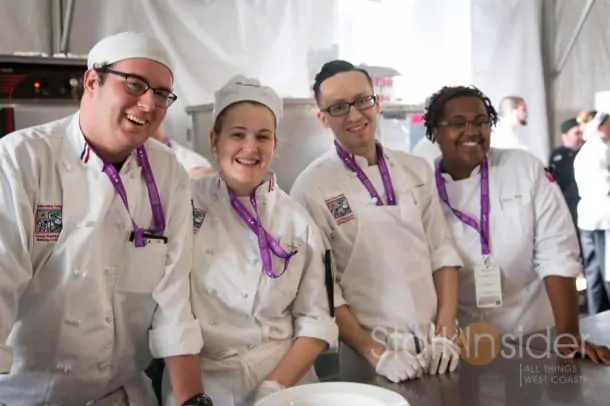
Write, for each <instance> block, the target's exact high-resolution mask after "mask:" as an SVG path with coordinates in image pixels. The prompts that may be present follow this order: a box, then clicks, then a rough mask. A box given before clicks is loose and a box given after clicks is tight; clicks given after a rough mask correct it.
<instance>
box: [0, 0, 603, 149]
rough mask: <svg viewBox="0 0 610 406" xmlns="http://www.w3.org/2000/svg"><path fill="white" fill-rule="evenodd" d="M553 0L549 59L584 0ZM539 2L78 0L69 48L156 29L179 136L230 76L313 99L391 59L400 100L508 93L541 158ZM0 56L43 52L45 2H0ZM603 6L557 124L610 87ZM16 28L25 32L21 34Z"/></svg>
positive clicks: (558, 96) (575, 60)
mask: <svg viewBox="0 0 610 406" xmlns="http://www.w3.org/2000/svg"><path fill="white" fill-rule="evenodd" d="M550 1H554V4H555V30H554V32H553V33H552V35H553V36H554V37H556V41H555V44H554V52H555V54H556V55H555V62H558V59H559V53H560V52H561V51H563V49H565V45H566V44H567V41H568V39H569V37H570V36H571V35H572V32H573V29H574V26H575V24H576V21H577V20H578V16H579V14H580V11H581V10H582V7H583V6H584V4H582V3H584V2H577V1H570V0H550ZM542 2H543V0H504V1H502V2H498V1H497V0H451V1H449V0H382V1H371V0H310V1H299V0H172V1H171V2H169V1H166V0H104V1H102V0H90V1H85V0H75V4H76V5H75V16H74V17H75V18H74V21H73V26H72V33H71V37H70V52H71V53H74V54H86V53H87V51H88V50H89V48H90V47H91V46H92V45H93V44H94V43H95V42H96V41H97V40H99V39H100V38H102V37H103V36H105V35H108V34H112V33H116V32H120V31H125V30H137V31H143V32H148V33H150V34H153V35H156V36H157V37H158V38H159V39H160V40H161V41H162V42H163V43H165V44H166V46H167V47H168V49H169V50H170V52H171V53H172V55H173V57H174V58H175V59H176V61H177V72H176V80H177V81H176V90H177V93H178V94H179V99H178V102H177V103H176V104H175V105H174V106H172V108H171V109H170V111H169V114H168V119H167V120H166V130H167V132H168V133H170V134H171V135H172V136H174V137H175V138H177V139H178V140H179V141H183V142H184V141H185V140H186V130H187V128H188V127H190V121H189V118H188V116H187V115H186V113H185V112H184V107H185V106H188V105H194V104H202V103H209V102H211V101H212V100H213V95H214V91H215V90H217V89H218V88H219V87H220V86H222V85H223V84H224V83H225V82H226V81H227V80H228V79H229V78H230V77H231V76H232V75H234V74H238V73H242V74H246V75H248V76H257V77H259V78H260V80H261V81H263V82H266V83H268V84H270V85H271V86H273V87H275V88H276V89H277V90H278V92H279V93H280V94H281V95H283V96H291V97H309V96H310V86H311V82H312V78H313V77H312V75H313V73H315V71H316V70H317V69H319V66H320V65H321V63H322V62H324V61H325V60H328V59H331V58H334V57H336V56H338V57H342V58H346V59H348V60H350V61H352V62H354V63H366V64H368V65H390V66H392V67H393V68H395V69H397V70H398V71H399V72H400V73H401V74H403V76H404V79H403V80H402V81H401V82H400V83H399V84H400V85H401V86H400V89H401V90H402V91H403V99H404V100H406V101H408V102H414V103H416V102H422V101H423V99H424V98H425V97H426V96H428V95H429V94H430V93H431V92H433V91H435V90H437V89H438V88H440V87H442V86H444V85H455V84H475V85H477V86H478V87H480V88H481V89H482V90H483V91H484V92H486V93H487V94H488V95H490V96H491V98H492V100H493V101H494V104H496V105H497V103H498V102H499V99H500V98H501V97H503V96H505V95H506V94H520V95H522V96H524V97H525V98H526V99H527V101H528V104H529V107H530V116H531V120H530V125H529V126H528V132H529V134H530V135H529V138H530V142H531V147H532V148H533V149H534V150H535V153H536V154H537V155H539V156H540V157H541V158H542V157H545V158H546V156H547V155H548V149H549V142H548V139H549V138H550V137H549V133H551V134H556V128H551V129H549V128H547V125H546V118H545V117H546V105H545V103H546V101H545V90H547V89H545V87H544V81H543V70H542V62H541V58H542V56H541V55H542V48H543V46H542V42H541V31H542V15H541V4H542ZM0 6H2V10H3V11H4V12H3V13H2V14H0V34H1V35H0V52H2V53H12V52H15V51H41V52H48V51H49V48H50V29H49V26H48V22H49V8H50V6H49V2H48V1H46V2H43V1H41V0H21V1H19V2H16V1H13V0H0ZM609 15H610V4H609V2H608V1H607V0H603V1H598V2H597V3H596V5H595V6H594V10H593V12H592V13H591V15H590V17H589V21H588V22H587V25H586V26H585V29H584V30H583V32H582V34H581V37H580V39H579V41H578V42H577V44H576V47H575V49H574V52H573V54H572V56H571V58H570V59H569V61H568V64H567V65H566V67H565V69H564V71H563V72H562V74H561V75H560V76H559V77H558V78H557V79H556V80H554V81H553V82H552V88H551V89H548V90H549V91H550V92H551V93H550V94H552V95H554V96H555V97H554V99H553V100H552V102H551V103H550V105H551V106H552V107H554V109H553V110H554V113H555V114H554V117H555V127H556V125H557V122H559V121H561V120H562V119H563V118H565V117H566V116H567V115H570V114H574V113H575V112H577V111H578V110H580V109H581V108H587V107H589V106H592V103H593V94H594V92H595V91H596V90H601V89H610V70H609V69H607V67H608V65H609V63H610V60H609V59H610V58H609V52H608V48H609V44H608V42H610V38H609V37H608V27H607V21H608V16H609ZM22 27H29V28H28V29H27V30H24V29H23V28H22Z"/></svg>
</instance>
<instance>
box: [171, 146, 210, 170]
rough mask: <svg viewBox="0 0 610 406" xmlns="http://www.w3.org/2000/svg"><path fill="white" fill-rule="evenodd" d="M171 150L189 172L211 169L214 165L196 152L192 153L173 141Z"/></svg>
mask: <svg viewBox="0 0 610 406" xmlns="http://www.w3.org/2000/svg"><path fill="white" fill-rule="evenodd" d="M171 149H172V150H173V151H174V153H175V154H176V158H178V162H180V164H181V165H182V166H183V167H184V169H186V171H187V172H189V171H190V170H192V169H194V168H197V167H204V168H211V167H212V164H211V163H210V161H208V160H207V159H205V158H204V157H203V156H202V155H199V154H198V153H196V152H195V151H192V150H190V149H188V148H186V147H184V146H182V145H180V144H178V143H177V142H176V141H174V140H171Z"/></svg>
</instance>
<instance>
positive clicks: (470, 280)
mask: <svg viewBox="0 0 610 406" xmlns="http://www.w3.org/2000/svg"><path fill="white" fill-rule="evenodd" d="M497 120H498V115H497V112H496V110H495V109H494V107H493V105H492V103H491V101H490V99H489V98H488V97H487V96H485V95H484V94H483V93H482V92H481V91H480V90H479V89H477V88H475V87H462V86H459V87H444V88H442V89H441V90H440V91H438V92H437V93H435V94H434V95H432V96H431V97H430V98H429V100H428V103H427V106H426V112H425V114H424V124H425V126H426V136H427V137H429V139H430V140H431V141H433V142H436V143H438V146H439V148H440V150H441V152H442V155H441V157H440V159H438V160H437V161H436V163H435V173H434V175H435V182H436V187H437V191H438V193H439V197H440V199H441V201H442V202H443V212H444V214H445V218H446V219H447V223H448V225H449V227H450V229H451V232H452V234H453V237H454V240H455V243H456V246H457V248H458V250H459V252H460V254H461V256H462V259H463V261H464V268H462V271H461V272H460V274H459V318H460V322H461V323H462V324H467V323H470V322H476V321H479V322H485V323H487V324H489V325H491V326H492V327H493V328H494V329H495V330H496V331H498V332H499V333H500V334H513V335H521V334H528V333H532V332H535V331H539V330H542V329H544V328H550V327H553V326H554V327H555V328H556V330H557V333H558V334H560V335H561V336H560V340H561V343H562V344H565V345H566V346H565V347H563V348H565V349H566V350H565V351H566V352H567V353H569V354H576V353H577V352H578V353H580V354H583V355H585V354H586V355H587V356H588V357H590V358H591V359H592V360H593V361H594V362H603V363H610V351H609V350H608V349H607V348H606V347H599V346H596V345H593V344H591V343H588V342H585V341H584V340H583V339H581V337H580V334H579V325H578V308H577V293H576V286H575V278H576V276H577V275H578V273H579V271H580V265H579V262H578V243H577V239H576V238H577V237H576V233H575V231H574V227H573V225H572V223H571V220H570V213H569V211H568V208H567V206H566V204H565V201H564V200H563V198H562V196H561V192H560V190H559V188H558V187H557V185H556V184H555V182H554V179H553V178H552V176H550V175H548V174H547V173H546V172H545V169H544V167H543V166H542V163H541V162H540V161H539V160H538V159H537V158H536V157H534V156H533V155H531V154H529V153H528V152H526V151H522V150H513V149H494V148H490V142H489V141H490V134H491V128H492V126H494V125H495V124H496V122H497Z"/></svg>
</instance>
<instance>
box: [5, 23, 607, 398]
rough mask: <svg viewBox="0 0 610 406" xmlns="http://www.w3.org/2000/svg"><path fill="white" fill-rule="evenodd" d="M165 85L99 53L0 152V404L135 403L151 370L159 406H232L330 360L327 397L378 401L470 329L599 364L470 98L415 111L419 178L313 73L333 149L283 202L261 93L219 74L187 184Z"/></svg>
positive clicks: (269, 113) (450, 357) (569, 280)
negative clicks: (171, 135)
mask: <svg viewBox="0 0 610 406" xmlns="http://www.w3.org/2000/svg"><path fill="white" fill-rule="evenodd" d="M173 83H174V68H173V64H172V61H171V58H170V57H169V55H168V53H167V52H166V50H164V49H163V47H162V46H161V45H160V43H159V42H158V41H157V40H156V39H154V38H151V37H148V36H145V35H143V34H139V33H131V32H127V33H120V34H115V35H112V36H109V37H106V38H104V39H102V40H101V41H100V42H98V43H97V44H96V45H95V46H94V47H93V48H92V49H91V51H90V53H89V55H88V70H87V71H86V73H85V75H84V80H83V85H84V93H83V97H82V100H81V105H80V110H79V111H78V112H77V113H76V114H74V115H72V116H70V117H67V118H65V119H62V120H58V121H54V122H51V123H48V124H44V125H41V126H37V127H33V128H28V129H24V130H19V131H17V132H15V133H12V134H9V135H7V136H6V137H4V138H2V139H1V140H0V169H1V171H2V174H3V176H2V177H0V202H2V203H1V204H2V205H3V207H2V210H0V222H1V223H2V227H1V228H0V270H1V273H0V404H6V405H11V406H13V405H15V406H20V405H27V406H42V405H48V406H51V405H96V406H100V405H101V406H123V405H125V406H126V405H147V406H148V405H153V404H156V399H155V396H154V394H153V392H152V390H151V385H150V381H149V380H148V378H147V377H146V376H145V374H144V370H145V368H146V367H147V365H148V364H149V363H150V361H151V358H157V359H164V361H165V370H164V377H163V391H162V402H163V404H164V405H178V406H180V405H185V406H186V405H212V404H216V405H221V406H230V405H235V406H238V405H239V406H248V405H253V404H255V403H256V402H258V401H259V400H261V399H264V398H265V397H266V396H270V395H271V394H273V393H274V392H277V391H280V390H282V389H283V388H287V387H291V386H294V385H298V384H303V383H308V382H315V381H316V380H317V377H316V374H315V372H314V368H313V365H314V362H315V360H316V358H317V357H318V356H319V355H320V354H321V353H323V352H325V351H327V350H335V349H337V348H338V349H339V352H340V362H341V368H342V374H343V375H344V376H348V374H349V372H350V371H353V370H354V369H359V368H360V369H362V368H364V369H366V370H370V371H373V372H374V373H376V374H378V375H381V376H384V377H386V378H387V379H389V380H391V381H393V382H400V381H404V380H409V379H414V378H418V377H421V376H422V375H424V374H444V373H448V372H452V371H454V370H455V369H456V367H457V365H458V362H459V357H460V347H459V345H458V339H459V335H460V326H462V327H463V326H466V325H468V324H469V323H471V322H475V321H480V322H484V323H487V324H488V325H490V326H491V327H493V328H494V329H495V330H496V331H498V332H499V333H501V334H504V333H511V334H527V333H531V332H534V331H538V330H541V329H544V328H545V327H549V326H554V327H555V328H556V330H557V332H558V333H560V334H563V335H564V336H565V337H566V340H565V344H566V345H564V347H563V348H564V351H566V353H567V355H575V354H577V353H580V355H586V356H588V357H589V358H590V359H591V360H593V361H594V362H601V363H610V352H609V351H608V349H607V348H605V347H601V346H597V345H595V344H593V343H589V342H587V341H586V340H584V338H583V337H581V336H580V334H579V326H578V310H577V305H576V301H577V300H576V290H575V281H574V278H575V277H576V275H577V274H578V273H579V270H580V264H579V261H578V244H577V239H576V233H575V230H574V227H573V225H572V223H571V220H570V216H569V211H568V208H567V206H566V204H565V202H564V200H563V199H562V197H561V195H560V191H559V188H558V187H557V185H556V184H555V183H554V181H553V180H552V179H550V178H549V177H548V176H547V175H546V173H545V171H544V168H543V166H542V164H541V163H540V162H539V161H538V160H537V159H536V158H534V157H533V156H531V155H530V154H528V153H526V152H524V151H520V150H512V149H504V150H496V149H493V148H490V145H489V139H490V131H491V128H492V127H493V126H494V124H495V123H496V120H497V113H496V111H495V110H494V108H493V106H492V104H491V102H490V101H489V99H488V98H487V97H486V96H485V95H484V94H483V93H481V92H480V91H479V90H478V89H476V88H474V87H445V88H443V89H441V90H440V91H439V92H437V93H435V94H434V95H433V96H432V97H431V98H430V99H429V103H428V105H427V109H426V114H425V116H424V120H425V125H426V129H427V136H428V137H429V139H430V140H431V141H433V142H435V143H436V144H438V146H439V148H440V150H441V152H442V156H441V157H440V159H438V160H437V161H436V164H435V168H434V170H432V169H431V168H430V167H429V165H428V164H427V163H426V162H425V161H424V160H423V159H421V158H418V157H415V156H412V155H409V154H407V153H403V152H397V151H392V150H390V149H387V148H384V147H383V146H382V145H381V144H380V143H379V142H378V141H376V138H375V132H376V127H377V120H378V117H379V112H380V105H379V102H378V99H377V97H376V95H375V94H374V92H373V87H372V82H371V78H370V77H369V75H368V73H367V72H366V71H365V70H362V69H360V68H358V67H355V66H354V65H352V64H350V63H348V62H345V61H338V60H337V61H332V62H328V63H326V64H325V65H324V66H323V67H322V68H321V70H320V72H319V73H318V74H317V76H316V78H315V84H314V88H313V90H314V93H315V98H316V102H317V104H318V106H319V113H318V117H319V120H320V122H321V125H322V126H324V127H325V128H328V129H330V130H331V131H332V133H333V135H334V139H335V142H334V147H333V148H332V149H331V150H329V151H328V152H327V153H326V154H324V155H323V156H321V157H319V158H318V159H316V160H315V161H314V162H312V163H311V164H310V165H309V166H308V167H307V168H306V169H305V170H304V171H303V172H302V173H301V174H300V175H299V177H298V178H297V180H296V181H295V183H294V185H293V187H292V189H291V191H290V194H287V193H286V192H285V191H283V190H281V189H280V188H279V187H278V185H277V182H276V178H275V175H274V173H273V172H272V171H271V170H270V163H271V161H272V159H273V156H274V152H275V150H276V147H277V144H278V138H277V132H276V130H277V126H278V123H279V122H280V120H281V119H282V100H281V98H280V97H279V96H278V95H277V93H276V92H275V91H274V90H273V89H271V88H270V87H267V86H264V85H262V84H260V83H259V82H258V81H257V80H255V79H249V78H246V77H243V76H236V77H234V78H232V79H231V80H230V81H229V82H228V83H227V84H225V85H224V86H223V87H222V88H220V89H219V90H218V91H217V92H216V93H215V100H214V110H213V116H214V127H213V128H212V129H211V131H210V135H209V141H210V146H211V151H212V154H213V159H214V161H215V163H216V167H217V170H216V171H213V172H212V173H208V174H205V175H204V176H196V177H193V178H192V179H191V178H189V176H188V174H187V171H186V170H185V168H184V167H183V166H181V165H180V163H179V161H178V159H177V156H176V153H175V152H174V150H173V149H172V145H171V141H170V142H169V143H168V142H167V139H166V137H165V136H164V135H163V134H162V133H159V128H160V125H161V123H162V121H163V119H164V117H165V115H166V112H167V109H168V108H169V107H170V106H171V105H172V103H173V102H174V101H175V100H176V99H177V96H176V94H175V93H174V92H173ZM154 138H157V139H156V140H155V139H154ZM159 141H160V142H159ZM280 142H281V141H280ZM339 341H340V342H341V344H340V345H339V343H338V342H339Z"/></svg>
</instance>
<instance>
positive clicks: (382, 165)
mask: <svg viewBox="0 0 610 406" xmlns="http://www.w3.org/2000/svg"><path fill="white" fill-rule="evenodd" d="M335 148H336V149H337V155H339V158H341V160H342V161H343V162H344V163H345V165H346V166H347V167H348V168H349V170H351V171H352V172H354V173H356V175H357V176H358V179H360V182H362V184H363V185H364V187H365V188H366V190H368V192H369V194H370V195H371V197H372V198H374V199H375V201H376V204H377V206H383V201H382V200H381V196H379V193H377V190H375V186H373V182H371V180H370V179H369V178H368V176H366V173H364V171H363V170H362V168H360V166H359V165H358V164H357V163H356V160H355V159H354V157H353V156H352V155H350V154H349V153H348V152H347V151H346V150H344V149H343V148H342V147H341V146H340V145H339V143H338V142H337V141H335ZM376 149H377V165H378V166H379V172H380V173H381V180H382V181H383V188H384V189H385V194H386V197H387V198H388V204H387V205H388V206H396V196H395V195H394V187H393V186H392V179H391V178H390V171H389V170H388V166H387V164H386V162H385V158H384V157H383V149H382V147H381V145H380V144H377V145H376Z"/></svg>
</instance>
